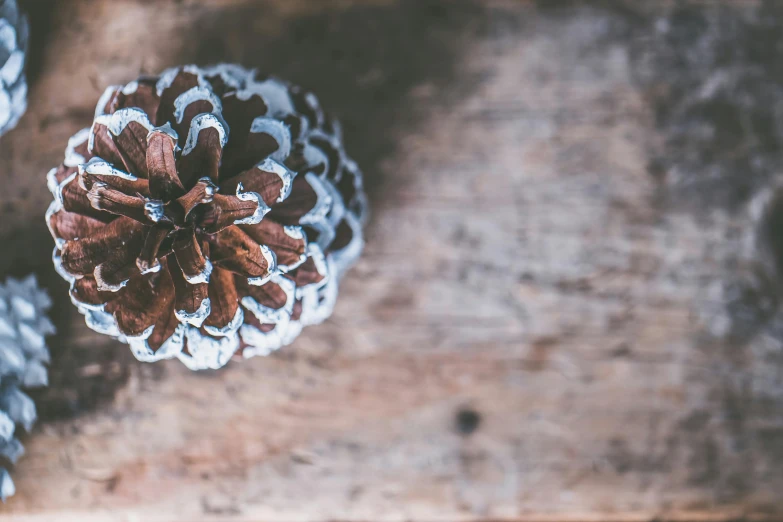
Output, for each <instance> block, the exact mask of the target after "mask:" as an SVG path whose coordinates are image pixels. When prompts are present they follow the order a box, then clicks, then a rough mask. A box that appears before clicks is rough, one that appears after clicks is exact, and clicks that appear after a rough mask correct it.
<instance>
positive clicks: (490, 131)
mask: <svg viewBox="0 0 783 522" xmlns="http://www.w3.org/2000/svg"><path fill="white" fill-rule="evenodd" d="M62 4H64V3H58V4H57V5H56V9H53V12H52V13H51V15H49V16H50V18H48V19H46V17H45V16H44V17H43V18H44V19H41V18H37V19H36V20H37V22H36V23H37V24H38V25H37V27H38V28H39V31H41V30H42V29H44V28H48V30H47V31H46V32H45V33H44V32H42V31H41V32H39V33H38V35H37V36H38V37H39V38H41V39H44V38H45V40H44V41H42V42H41V43H40V44H39V45H40V49H39V50H37V51H36V52H37V53H38V58H39V59H40V61H39V62H37V63H34V64H33V66H34V78H33V83H32V90H31V93H30V111H29V112H28V114H27V115H26V116H25V118H24V120H23V122H22V124H21V126H20V128H19V129H17V130H16V131H15V132H14V133H12V134H9V135H8V136H6V137H4V138H3V139H2V141H0V151H1V152H2V155H1V156H2V160H0V169H2V172H3V177H4V179H7V180H8V185H7V187H8V189H7V190H6V191H3V192H2V193H0V201H2V207H3V208H4V209H5V210H4V211H3V218H4V219H3V221H2V222H1V223H0V227H2V231H3V232H4V233H5V234H6V235H7V237H8V241H9V244H10V245H12V247H13V248H14V249H17V250H18V252H17V253H14V254H12V255H10V256H9V258H8V260H6V261H3V262H4V263H6V266H11V267H19V266H20V265H21V264H23V263H22V260H27V259H28V256H36V257H38V258H41V259H43V261H41V262H40V263H39V264H36V265H34V267H35V268H36V269H37V271H38V272H39V273H40V274H41V276H42V278H43V279H44V280H45V281H47V282H50V284H51V287H52V292H58V293H63V294H64V293H65V288H64V285H63V284H62V283H57V282H56V279H55V278H54V277H52V274H51V270H50V268H49V266H48V261H47V256H48V255H49V252H50V248H51V244H50V242H49V240H48V238H47V236H46V231H45V228H44V226H43V223H42V219H41V215H42V214H43V211H44V209H45V208H46V205H47V204H48V197H49V196H48V194H47V193H46V189H45V183H44V174H45V172H46V171H47V170H48V168H49V167H50V166H52V165H54V164H56V163H57V162H58V161H59V158H60V157H61V155H62V149H63V147H64V144H65V142H66V140H67V137H68V136H69V135H70V134H72V133H73V132H74V131H75V130H77V129H78V128H80V127H82V126H84V125H86V124H88V123H89V121H90V118H91V113H92V105H93V103H94V100H95V99H96V98H97V96H98V95H99V94H100V92H101V91H102V87H103V86H104V85H106V84H110V83H117V82H124V81H127V80H129V79H131V78H133V77H135V76H136V75H137V74H138V73H139V72H140V71H148V72H154V71H158V70H160V69H162V68H164V67H167V66H169V65H173V64H177V63H183V62H191V61H193V62H199V63H208V62H211V61H216V60H219V59H226V60H229V61H230V60H234V61H238V62H241V63H244V64H246V65H253V66H259V67H261V68H263V69H264V70H268V71H271V72H274V73H277V74H279V75H281V76H285V77H287V78H290V79H292V80H294V81H297V82H300V83H302V84H304V85H306V86H307V87H309V88H312V89H313V90H315V91H316V92H318V93H319V94H320V95H321V98H322V99H323V104H324V105H325V106H327V107H332V108H333V109H334V110H335V111H336V113H337V114H338V115H339V116H340V117H341V118H342V120H343V121H344V123H345V130H346V137H347V142H348V146H349V148H350V149H351V150H352V151H353V153H354V155H355V156H356V158H357V160H359V162H360V163H361V164H362V165H363V166H364V167H365V170H366V171H367V174H368V176H369V185H370V190H371V195H372V199H373V203H374V206H373V211H374V213H373V220H372V223H371V225H370V227H369V231H368V238H369V242H368V247H367V251H366V255H365V256H364V258H363V260H362V261H361V262H360V264H359V266H358V267H357V268H356V269H355V270H354V271H353V272H352V273H351V275H350V276H349V277H348V278H347V279H346V281H345V284H344V288H343V291H342V295H341V301H340V302H339V304H338V307H337V310H336V313H335V316H334V317H333V319H332V320H330V321H329V322H328V323H326V324H324V325H322V326H320V327H317V328H313V329H312V330H310V331H307V332H306V333H305V334H303V336H302V337H301V338H300V339H299V340H298V341H297V342H296V344H295V345H294V346H292V347H291V348H290V349H286V350H285V351H283V352H282V353H280V354H279V355H276V356H274V357H270V358H266V359H256V360H252V361H248V362H245V363H237V364H231V365H230V366H229V367H228V368H226V369H225V370H222V371H220V372H216V373H207V374H200V375H194V374H192V373H190V372H188V371H187V370H185V369H184V368H183V367H181V366H180V365H179V364H178V363H175V362H172V363H163V364H158V365H155V366H150V365H138V364H135V363H133V362H131V361H130V360H129V358H128V356H127V354H126V352H125V350H126V348H124V347H122V346H119V345H115V343H112V342H109V341H106V340H104V339H102V338H100V337H99V336H97V335H94V334H91V333H90V332H88V331H87V330H86V329H85V328H84V327H83V326H80V325H79V323H78V319H79V318H78V315H77V314H75V313H72V312H71V311H70V309H69V308H67V307H66V305H67V302H63V301H67V300H64V299H62V297H61V298H60V299H59V301H60V303H61V304H62V308H61V309H60V310H59V311H58V314H61V315H60V317H59V323H60V324H61V325H63V326H64V327H65V328H66V331H65V334H64V335H63V336H62V337H59V338H57V339H53V340H52V345H53V349H54V350H55V364H58V362H60V363H62V364H63V365H65V364H66V363H67V364H69V365H71V366H62V367H61V368H65V367H67V368H68V369H69V371H70V373H69V374H67V375H64V374H63V372H62V371H59V372H58V371H57V370H55V377H54V384H55V386H54V388H53V390H52V391H50V392H49V393H47V394H44V395H43V396H41V397H40V399H41V401H42V402H43V409H44V415H45V416H47V417H49V418H52V417H55V416H57V415H58V414H59V413H62V412H61V411H59V410H61V409H62V408H64V407H72V409H74V410H77V411H79V412H80V415H79V416H77V417H76V418H73V419H64V420H59V421H54V420H49V421H48V422H44V423H43V424H42V425H41V426H40V427H39V429H38V431H37V432H36V433H35V434H34V435H33V436H31V437H29V438H28V440H27V441H26V446H27V451H28V452H27V455H26V456H25V457H24V459H23V460H22V461H21V462H20V465H19V466H18V469H17V470H16V472H15V475H14V476H15V480H16V482H17V489H18V493H17V495H16V497H14V498H13V499H12V500H11V501H9V502H8V504H6V505H5V506H3V507H2V508H0V509H2V511H3V512H4V514H8V515H7V516H6V517H4V518H7V519H9V520H30V521H43V520H53V519H56V520H134V519H139V520H172V519H182V520H247V521H250V520H261V519H284V520H333V519H362V520H365V519H366V520H370V519H372V520H403V519H404V520H474V519H480V518H508V519H517V520H528V521H533V520H552V521H554V520H629V521H631V520H648V519H651V518H654V517H661V518H672V519H681V520H725V519H728V518H732V517H740V516H744V517H747V518H748V519H775V518H779V517H780V516H781V513H782V510H783V505H781V501H780V498H779V492H780V491H781V490H783V452H782V451H781V447H783V380H781V378H780V377H781V373H783V358H781V343H780V341H779V340H778V337H777V336H776V334H775V330H774V325H775V324H776V323H775V321H774V320H771V321H770V320H769V318H767V320H765V321H761V323H763V324H766V325H770V324H771V325H773V326H768V327H764V328H762V326H761V325H756V326H755V327H754V328H752V329H751V333H750V334H748V335H744V336H741V337H740V338H738V337H737V336H736V335H733V332H734V333H736V331H738V330H737V327H736V325H737V324H745V323H742V321H743V317H746V316H747V314H746V315H744V316H743V315H742V314H743V313H744V312H743V311H739V312H737V311H736V310H734V311H732V310H733V309H731V307H729V306H728V305H727V302H726V300H727V299H729V298H728V297H726V295H727V294H726V290H725V288H727V285H729V283H731V282H733V281H734V280H735V277H740V278H741V277H745V276H747V277H751V276H752V275H753V274H755V273H756V272H754V270H756V269H757V265H759V266H761V267H762V268H759V270H762V269H765V268H764V267H766V266H767V265H764V263H763V258H760V257H759V255H758V249H759V247H758V246H757V242H756V240H755V239H754V238H756V227H757V225H756V221H755V219H756V218H754V217H753V212H752V209H753V208H756V207H758V204H757V203H756V204H755V207H754V204H752V203H748V201H751V200H752V201H760V200H762V199H763V198H764V194H765V191H767V190H768V186H767V185H764V184H763V183H762V184H760V185H759V187H758V193H755V194H752V196H754V197H756V198H757V199H756V200H753V199H752V198H751V199H749V200H748V201H745V202H744V203H742V204H738V205H737V206H736V208H733V209H732V210H731V211H729V210H727V209H725V208H724V207H722V206H720V205H718V206H713V207H708V206H706V204H705V203H702V202H698V201H695V197H694V201H692V202H690V203H688V202H686V203H679V202H678V201H679V200H678V198H676V197H673V196H676V194H675V193H676V192H677V191H679V190H680V189H681V185H679V184H678V180H677V179H675V178H674V177H671V176H670V177H669V178H665V177H664V178H661V177H660V176H658V177H656V176H653V175H651V174H650V170H651V168H650V164H651V162H653V163H654V161H653V160H656V159H659V158H660V157H661V156H664V157H665V156H666V154H668V153H669V149H667V146H666V138H667V135H666V134H665V132H666V128H665V127H661V126H660V125H657V123H659V122H657V121H656V114H655V111H656V106H655V105H654V100H655V99H656V98H655V96H656V95H657V93H658V91H657V90H656V88H655V86H656V83H655V82H651V81H650V80H647V79H645V78H647V76H649V75H647V76H645V74H642V73H651V72H652V73H655V72H656V71H657V70H656V69H655V68H654V67H653V66H652V65H650V64H649V63H647V62H645V61H644V60H643V59H642V58H643V57H644V56H645V54H644V53H645V52H646V51H649V50H650V49H653V52H657V51H656V50H655V49H657V47H655V46H656V45H659V43H660V42H657V41H656V40H655V37H654V29H655V27H658V26H657V25H656V24H655V16H657V15H655V14H649V13H642V14H639V15H632V14H629V13H628V12H626V11H624V10H621V9H619V7H620V6H621V4H620V3H616V4H615V5H612V4H611V3H609V6H608V7H607V6H606V3H604V7H593V8H590V7H579V6H576V5H570V6H566V7H564V8H562V9H556V10H550V9H548V8H545V7H542V6H541V5H539V7H538V8H537V7H536V6H535V5H534V4H532V3H526V2H478V1H477V2H445V1H442V2H415V1H403V2H390V1H383V2H380V1H379V2H328V3H327V2H315V1H311V2H307V1H301V2H252V1H250V0H246V1H243V0H225V1H217V0H211V1H204V0H201V1H196V0H191V1H184V2H146V1H142V0H123V1H115V0H111V1H110V0H105V1H98V0H95V1H92V2H88V1H86V0H79V1H72V2H68V3H67V5H62ZM541 4H544V2H542V3H541ZM663 6H664V3H661V5H660V6H658V7H659V10H662V9H663ZM708 8H710V7H709V6H706V7H701V8H700V9H708ZM656 9H657V8H653V9H652V11H656ZM640 18H641V19H640ZM663 19H664V20H666V19H665V18H663ZM651 67H652V68H651ZM650 68H651V69H650ZM35 71H38V72H37V73H36V72H35ZM658 72H660V71H658ZM653 76H654V74H653ZM663 80H665V78H664V79H663ZM663 80H662V82H663V83H664V84H665V83H666V81H663ZM675 160H676V158H675ZM652 170H655V169H652ZM21 194H27V196H26V197H25V198H24V199H22V200H18V199H17V198H18V195H21ZM689 197H690V196H689ZM759 198H760V199H759ZM686 199H688V198H686ZM705 209H706V210H705ZM31 220H32V224H31ZM39 221H40V222H41V223H39ZM748 267H750V268H748ZM771 277H772V278H773V281H772V283H770V285H771V286H772V287H775V288H776V286H775V285H777V284H778V283H777V280H776V279H775V277H776V276H775V275H774V273H773V275H772V276H771ZM754 306H757V305H756V304H755V301H753V302H751V303H750V304H748V307H749V308H750V311H749V312H748V313H749V314H751V315H753V314H754V313H756V314H757V313H758V310H756V308H754ZM770 314H771V315H774V314H777V312H776V311H775V310H773V311H772V312H771V313H770ZM753 317H755V316H753ZM753 317H751V319H750V320H748V321H746V323H748V322H749V323H752V324H755V323H754V322H753V321H754V319H753ZM765 328H766V329H765ZM102 369H109V370H110V371H111V372H113V373H112V374H111V377H110V378H103V377H101V375H102V373H101V372H102V371H103V370H102ZM74 374H75V375H74ZM123 376H124V377H123ZM90 379H92V380H90ZM85 382H86V383H88V384H89V386H85V385H81V384H80V383H85ZM93 386H94V387H95V388H94V389H95V390H98V391H97V393H98V394H100V395H105V397H104V400H103V402H99V403H98V405H97V407H95V408H92V406H93V403H94V402H95V401H91V400H89V394H90V393H95V392H92V388H91V387H93ZM58 394H59V395H58ZM69 405H70V406H69Z"/></svg>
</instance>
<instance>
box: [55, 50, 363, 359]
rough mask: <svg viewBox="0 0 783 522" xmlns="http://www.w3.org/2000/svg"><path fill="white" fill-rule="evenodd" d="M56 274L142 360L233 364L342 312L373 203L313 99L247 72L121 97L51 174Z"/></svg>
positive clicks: (143, 81)
mask: <svg viewBox="0 0 783 522" xmlns="http://www.w3.org/2000/svg"><path fill="white" fill-rule="evenodd" d="M48 179H49V187H50V189H51V190H52V193H53V194H54V196H55V201H54V202H53V203H52V205H51V206H50V208H49V211H48V213H47V222H48V224H49V227H50V230H51V233H52V235H53V236H54V238H55V241H56V247H55V251H54V260H55V265H56V266H57V267H58V270H59V272H60V274H61V275H62V276H63V277H64V278H65V279H66V280H68V281H70V283H71V298H72V301H73V302H74V303H75V304H76V305H77V306H78V307H79V310H80V311H81V312H82V313H83V314H84V315H85V316H86V319H87V324H88V325H89V326H91V327H92V328H93V329H95V330H97V331H99V332H103V333H106V334H109V335H113V336H117V337H118V338H120V339H122V340H124V341H127V342H128V343H129V344H130V346H131V349H132V351H133V353H134V354H135V355H136V357H137V358H139V359H140V360H143V361H156V360H160V359H166V358H172V357H177V358H179V359H180V360H182V361H183V362H184V363H185V364H186V365H187V366H188V367H190V368H191V369H204V368H219V367H221V366H223V365H224V364H226V363H227V362H228V360H229V359H230V357H231V356H232V355H233V354H234V353H236V352H237V351H241V353H242V354H243V355H244V356H246V357H249V356H252V355H258V354H268V353H269V352H271V351H272V350H276V349H277V348H279V347H281V346H283V345H285V344H288V343H290V342H291V341H292V340H293V339H294V338H295V337H296V336H297V335H298V334H299V332H300V331H301V328H302V326H305V325H308V324H314V323H319V322H321V321H323V320H324V319H325V318H326V317H328V316H329V315H330V314H331V310H332V307H333V305H334V300H335V298H336V292H337V283H338V280H339V278H340V276H341V275H342V273H343V272H344V271H345V270H346V269H347V268H348V267H349V266H350V265H351V264H352V263H353V261H354V260H355V259H356V258H357V257H358V255H359V254H360V252H361V250H362V246H363V240H362V223H363V221H364V219H365V217H366V200H365V196H364V193H363V190H362V178H361V173H360V172H359V170H358V168H357V166H356V164H355V163H354V162H353V161H351V160H350V159H349V158H348V157H347V156H346V154H345V152H344V150H343V145H342V138H341V135H340V130H339V127H338V126H337V125H336V123H335V122H332V121H329V120H328V119H326V118H325V117H324V114H323V112H322V111H321V108H320V106H319V104H318V101H317V99H316V98H315V96H313V95H312V94H310V93H308V92H305V91H303V90H301V89H299V88H297V87H294V86H291V85H289V84H287V83H285V82H283V81H280V80H278V79H274V78H265V79H258V78H257V76H256V72H255V71H251V70H246V69H243V68H241V67H239V66H236V65H219V66H215V67H210V68H197V67H195V66H185V67H180V68H175V69H170V70H167V71H165V72H163V73H162V74H161V75H160V76H156V77H142V78H139V79H138V80H137V81H134V82H131V83H129V84H128V85H126V86H124V87H110V88H109V89H107V90H106V92H105V93H104V95H103V96H102V97H101V99H100V101H99V102H98V107H97V109H96V112H95V120H94V123H93V125H92V127H91V128H90V129H84V130H82V131H80V132H79V133H77V134H76V135H75V136H73V138H71V140H70V142H69V144H68V148H67V150H66V155H65V161H64V163H63V164H62V165H61V166H60V167H58V168H56V169H52V171H50V173H49V176H48Z"/></svg>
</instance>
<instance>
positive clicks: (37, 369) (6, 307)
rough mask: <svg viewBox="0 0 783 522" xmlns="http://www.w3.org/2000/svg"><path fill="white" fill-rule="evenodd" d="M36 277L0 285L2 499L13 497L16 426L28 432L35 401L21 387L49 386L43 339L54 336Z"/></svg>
mask: <svg viewBox="0 0 783 522" xmlns="http://www.w3.org/2000/svg"><path fill="white" fill-rule="evenodd" d="M51 304H52V303H51V301H50V300H49V296H47V295H46V292H44V291H42V290H40V289H39V288H38V284H37V283H36V280H35V277H34V276H29V277H27V278H26V279H24V280H22V281H17V280H16V279H11V278H9V279H8V280H7V281H6V283H5V285H0V498H2V500H5V499H6V498H7V497H9V496H11V495H13V494H14V491H15V488H14V483H13V481H12V480H11V476H10V475H9V473H8V470H7V467H8V466H9V465H14V464H16V460H17V459H18V458H19V457H20V456H21V455H22V453H23V452H24V449H23V448H22V445H21V443H20V442H19V440H18V439H16V438H15V437H14V433H15V431H16V427H17V426H21V427H23V428H24V429H25V431H28V432H29V431H30V429H31V428H32V426H33V423H34V422H35V419H36V412H35V404H34V403H33V400H32V399H31V398H30V397H28V396H27V395H25V394H24V392H22V390H21V389H22V388H35V387H39V386H46V385H47V384H48V380H47V374H46V367H45V366H44V364H46V363H48V362H49V350H48V349H47V348H46V342H45V340H44V337H45V336H47V335H51V334H53V333H54V325H52V323H51V321H49V319H48V317H46V311H47V310H48V309H49V307H50V306H51Z"/></svg>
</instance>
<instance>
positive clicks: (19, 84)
mask: <svg viewBox="0 0 783 522" xmlns="http://www.w3.org/2000/svg"><path fill="white" fill-rule="evenodd" d="M27 31H28V29H27V17H25V16H24V15H22V14H21V13H20V12H19V7H18V6H17V5H16V0H0V134H5V133H6V132H7V131H9V130H11V129H13V128H14V127H16V124H17V123H18V122H19V118H21V117H22V114H24V111H25V109H27V82H26V81H25V76H24V64H25V55H26V53H27Z"/></svg>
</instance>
